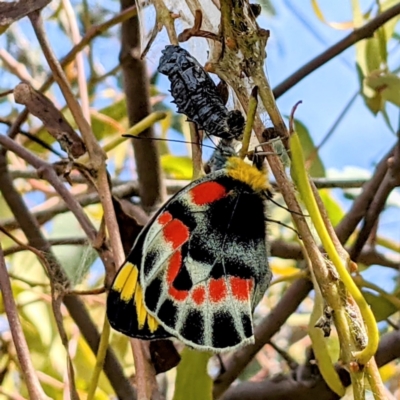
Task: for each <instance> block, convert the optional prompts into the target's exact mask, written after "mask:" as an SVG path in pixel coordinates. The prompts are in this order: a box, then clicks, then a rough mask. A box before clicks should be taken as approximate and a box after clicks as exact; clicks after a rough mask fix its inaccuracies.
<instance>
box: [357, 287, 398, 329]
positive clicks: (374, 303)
mask: <svg viewBox="0 0 400 400" xmlns="http://www.w3.org/2000/svg"><path fill="white" fill-rule="evenodd" d="M361 291H362V293H363V295H364V297H365V300H366V301H367V303H368V304H369V305H370V306H371V308H372V312H373V313H374V315H375V319H376V322H379V321H383V320H385V319H387V318H388V317H390V316H391V315H392V314H394V313H395V312H396V311H399V310H398V309H397V308H396V307H395V306H394V305H393V303H391V302H390V301H389V300H387V299H385V298H384V297H382V296H379V295H377V294H375V293H371V292H370V291H367V290H361Z"/></svg>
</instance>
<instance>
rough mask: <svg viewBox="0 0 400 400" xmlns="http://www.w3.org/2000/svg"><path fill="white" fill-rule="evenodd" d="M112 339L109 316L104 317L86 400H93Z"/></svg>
mask: <svg viewBox="0 0 400 400" xmlns="http://www.w3.org/2000/svg"><path fill="white" fill-rule="evenodd" d="M109 337H110V324H109V323H108V319H107V316H105V317H104V323H103V332H101V336H100V343H99V349H98V350H97V357H96V365H95V367H94V370H93V375H92V379H91V380H90V385H89V390H88V395H87V398H86V400H93V399H94V395H95V393H96V389H97V386H98V383H99V378H100V373H101V371H102V370H103V364H104V359H105V357H106V353H107V347H108V339H109Z"/></svg>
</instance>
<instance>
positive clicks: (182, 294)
mask: <svg viewBox="0 0 400 400" xmlns="http://www.w3.org/2000/svg"><path fill="white" fill-rule="evenodd" d="M168 293H169V295H170V296H171V297H173V298H174V299H175V300H177V301H183V300H185V299H186V297H188V294H189V291H187V290H178V289H175V288H174V287H173V286H170V288H169V289H168Z"/></svg>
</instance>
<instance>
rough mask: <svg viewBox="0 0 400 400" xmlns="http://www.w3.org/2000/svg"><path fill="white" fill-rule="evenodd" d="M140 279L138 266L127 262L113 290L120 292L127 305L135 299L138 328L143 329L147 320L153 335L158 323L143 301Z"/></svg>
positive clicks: (119, 273)
mask: <svg viewBox="0 0 400 400" xmlns="http://www.w3.org/2000/svg"><path fill="white" fill-rule="evenodd" d="M138 277H139V270H138V268H137V267H136V265H134V264H132V263H130V262H127V263H126V264H124V265H123V266H122V268H121V269H120V271H119V272H118V275H117V277H116V278H115V281H114V283H113V286H112V290H115V291H117V292H119V293H120V298H121V300H122V301H125V302H126V303H128V302H129V301H131V300H132V299H133V302H134V304H135V307H136V314H137V320H138V328H139V329H143V327H144V325H145V323H146V318H147V325H148V327H149V330H150V332H152V333H153V332H155V331H156V329H157V328H158V321H157V320H156V319H155V318H154V317H153V316H151V315H150V314H148V313H147V310H146V307H145V306H144V301H143V289H142V287H141V286H140V283H139V282H138Z"/></svg>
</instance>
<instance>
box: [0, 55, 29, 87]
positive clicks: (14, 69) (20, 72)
mask: <svg viewBox="0 0 400 400" xmlns="http://www.w3.org/2000/svg"><path fill="white" fill-rule="evenodd" d="M0 59H1V60H2V61H3V64H4V68H5V69H7V70H8V71H9V72H11V73H12V74H13V75H15V76H16V77H17V78H19V79H20V80H21V81H25V82H29V83H30V84H31V85H33V86H35V85H36V81H35V80H34V79H33V78H32V76H31V75H30V74H29V72H28V69H27V68H26V66H25V64H22V63H20V62H19V61H17V60H16V59H15V58H14V57H13V56H12V55H11V54H10V53H9V52H8V51H6V50H5V49H0Z"/></svg>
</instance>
